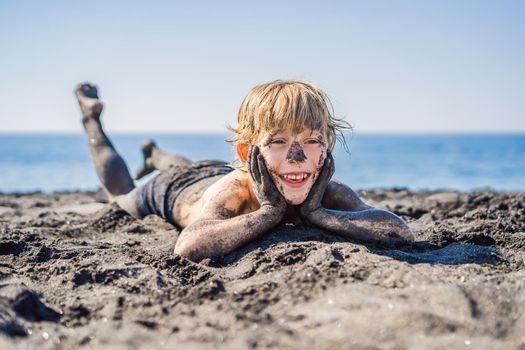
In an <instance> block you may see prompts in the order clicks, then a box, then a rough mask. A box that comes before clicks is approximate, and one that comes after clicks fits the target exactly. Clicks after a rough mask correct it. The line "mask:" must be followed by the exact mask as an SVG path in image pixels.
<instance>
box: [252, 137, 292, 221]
mask: <svg viewBox="0 0 525 350" xmlns="http://www.w3.org/2000/svg"><path fill="white" fill-rule="evenodd" d="M248 169H249V171H250V174H251V176H252V179H253V187H254V190H255V195H256V196H257V200H258V201H259V204H260V205H261V208H262V207H270V208H272V210H275V213H276V214H277V216H278V217H279V220H280V219H282V218H283V217H284V213H285V211H286V201H285V199H284V197H283V195H282V194H281V193H280V192H279V190H278V189H277V187H275V184H274V183H273V180H272V177H271V176H270V173H269V172H268V168H266V162H265V161H264V157H263V155H262V154H261V153H260V151H259V147H257V146H252V147H251V149H250V154H249V157H248Z"/></svg>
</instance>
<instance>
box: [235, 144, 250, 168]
mask: <svg viewBox="0 0 525 350" xmlns="http://www.w3.org/2000/svg"><path fill="white" fill-rule="evenodd" d="M237 157H238V158H239V160H240V161H241V162H243V163H246V162H248V145H246V144H244V143H238V144H237Z"/></svg>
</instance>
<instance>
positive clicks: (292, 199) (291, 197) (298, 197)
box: [281, 187, 310, 205]
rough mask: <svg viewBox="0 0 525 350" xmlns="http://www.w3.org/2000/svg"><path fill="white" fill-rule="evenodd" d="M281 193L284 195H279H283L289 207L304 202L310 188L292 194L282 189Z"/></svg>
mask: <svg viewBox="0 0 525 350" xmlns="http://www.w3.org/2000/svg"><path fill="white" fill-rule="evenodd" d="M283 192H284V193H281V194H282V195H283V197H284V200H285V201H286V203H288V204H290V205H299V204H302V203H303V202H304V201H305V200H306V197H308V193H310V187H308V188H305V189H304V190H302V191H293V192H292V191H287V190H286V189H284V191H283Z"/></svg>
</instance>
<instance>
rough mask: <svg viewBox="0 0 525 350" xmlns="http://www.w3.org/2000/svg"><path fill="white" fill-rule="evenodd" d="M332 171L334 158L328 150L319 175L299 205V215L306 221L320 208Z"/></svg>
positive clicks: (333, 169) (333, 170)
mask: <svg viewBox="0 0 525 350" xmlns="http://www.w3.org/2000/svg"><path fill="white" fill-rule="evenodd" d="M334 172H335V164H334V158H333V157H332V153H331V152H328V153H327V155H326V159H325V160H324V164H323V168H322V169H321V172H320V173H319V177H318V178H317V180H315V183H314V184H313V186H312V188H311V189H310V193H308V197H306V199H305V201H304V202H303V203H302V204H301V205H300V206H299V215H301V217H303V218H304V219H306V220H307V221H308V219H309V217H310V216H311V214H312V213H313V212H315V211H317V210H318V209H320V208H321V200H322V199H323V195H324V192H325V191H326V187H327V186H328V183H329V182H330V179H331V178H332V175H334Z"/></svg>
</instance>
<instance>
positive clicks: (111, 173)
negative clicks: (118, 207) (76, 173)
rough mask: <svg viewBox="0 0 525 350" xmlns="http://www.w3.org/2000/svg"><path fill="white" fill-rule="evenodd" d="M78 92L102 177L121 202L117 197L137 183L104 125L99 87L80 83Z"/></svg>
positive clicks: (110, 192)
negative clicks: (101, 120)
mask: <svg viewBox="0 0 525 350" xmlns="http://www.w3.org/2000/svg"><path fill="white" fill-rule="evenodd" d="M75 95H76V97H77V99H78V103H79V105H80V109H81V111H82V124H83V125H84V129H85V131H86V135H87V138H88V146H89V151H90V153H91V159H92V160H93V164H94V165H95V170H96V172H97V175H98V178H99V180H100V182H101V183H102V186H103V187H104V190H105V191H106V193H107V194H108V195H109V197H110V199H111V200H114V201H117V202H119V201H118V200H117V198H116V197H117V196H119V197H122V195H124V194H126V193H129V192H130V191H131V190H132V189H133V188H134V187H135V186H134V184H133V179H132V178H131V176H130V174H129V171H128V168H127V166H126V163H125V162H124V160H123V159H122V157H121V156H120V155H119V154H118V153H117V151H116V150H115V148H114V147H113V145H112V144H111V141H110V140H109V138H108V137H107V136H106V134H105V133H104V130H103V129H102V124H101V122H100V114H101V113H102V109H103V105H102V103H101V102H100V100H99V99H98V91H97V88H96V87H95V86H94V85H91V84H87V83H84V84H79V85H77V87H76V88H75ZM123 209H125V210H127V209H126V208H123Z"/></svg>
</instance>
